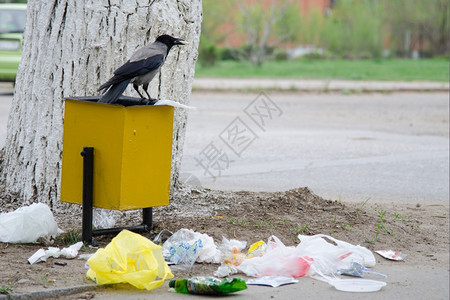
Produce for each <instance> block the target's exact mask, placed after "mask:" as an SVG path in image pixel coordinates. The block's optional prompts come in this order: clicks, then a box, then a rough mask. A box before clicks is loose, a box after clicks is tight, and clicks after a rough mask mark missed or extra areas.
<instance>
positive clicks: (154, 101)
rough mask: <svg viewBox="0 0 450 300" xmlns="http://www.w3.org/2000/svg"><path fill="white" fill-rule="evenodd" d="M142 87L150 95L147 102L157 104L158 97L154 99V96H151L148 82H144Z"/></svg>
mask: <svg viewBox="0 0 450 300" xmlns="http://www.w3.org/2000/svg"><path fill="white" fill-rule="evenodd" d="M142 88H143V89H144V92H145V93H146V94H147V96H148V101H147V103H146V104H149V105H153V104H155V103H156V101H158V100H156V99H152V97H150V94H149V93H148V92H147V89H148V83H147V84H144V85H142Z"/></svg>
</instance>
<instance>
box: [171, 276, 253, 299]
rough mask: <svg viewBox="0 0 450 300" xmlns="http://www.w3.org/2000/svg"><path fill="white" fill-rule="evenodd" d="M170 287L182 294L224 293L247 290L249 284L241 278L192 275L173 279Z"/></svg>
mask: <svg viewBox="0 0 450 300" xmlns="http://www.w3.org/2000/svg"><path fill="white" fill-rule="evenodd" d="M169 287H171V288H174V289H175V291H176V292H177V293H182V294H201V295H222V294H228V293H233V292H237V291H242V290H245V289H246V288H247V285H246V284H245V281H244V280H243V279H241V278H232V279H229V278H224V279H218V278H215V277H191V278H179V279H175V280H171V281H170V282H169Z"/></svg>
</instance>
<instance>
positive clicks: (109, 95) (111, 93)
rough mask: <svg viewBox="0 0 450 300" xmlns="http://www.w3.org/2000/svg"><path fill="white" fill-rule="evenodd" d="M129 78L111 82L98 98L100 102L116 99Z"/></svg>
mask: <svg viewBox="0 0 450 300" xmlns="http://www.w3.org/2000/svg"><path fill="white" fill-rule="evenodd" d="M130 81H131V79H128V80H124V81H122V82H119V83H117V84H113V85H112V86H111V87H110V88H109V89H108V91H107V92H106V93H105V94H104V95H103V96H102V97H101V98H100V100H98V102H100V103H115V102H116V101H117V99H119V97H120V96H121V95H122V94H123V92H124V91H125V89H126V88H127V85H128V84H129V83H130Z"/></svg>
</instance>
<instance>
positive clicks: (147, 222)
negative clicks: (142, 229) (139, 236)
mask: <svg viewBox="0 0 450 300" xmlns="http://www.w3.org/2000/svg"><path fill="white" fill-rule="evenodd" d="M142 225H144V226H147V230H152V228H153V207H146V208H143V209H142Z"/></svg>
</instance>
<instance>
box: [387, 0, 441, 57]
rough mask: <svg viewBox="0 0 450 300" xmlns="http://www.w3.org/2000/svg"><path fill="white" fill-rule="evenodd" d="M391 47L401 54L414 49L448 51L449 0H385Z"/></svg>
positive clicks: (425, 53)
mask: <svg viewBox="0 0 450 300" xmlns="http://www.w3.org/2000/svg"><path fill="white" fill-rule="evenodd" d="M383 6H384V8H385V12H386V23H387V25H388V27H389V32H390V38H391V43H392V47H391V48H392V49H393V50H394V51H395V52H396V54H398V55H400V56H407V57H408V56H411V52H412V51H413V50H416V51H418V52H420V53H421V54H422V55H423V56H432V55H442V54H448V52H449V51H450V33H449V32H450V19H449V18H450V4H449V1H448V0H396V1H389V0H384V1H383Z"/></svg>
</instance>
